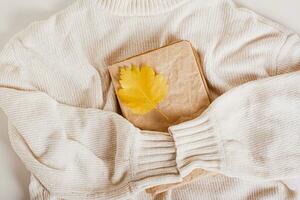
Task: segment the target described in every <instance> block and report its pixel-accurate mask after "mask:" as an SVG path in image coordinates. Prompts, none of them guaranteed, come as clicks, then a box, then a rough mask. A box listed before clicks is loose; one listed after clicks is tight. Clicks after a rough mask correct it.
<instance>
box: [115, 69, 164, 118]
mask: <svg viewBox="0 0 300 200" xmlns="http://www.w3.org/2000/svg"><path fill="white" fill-rule="evenodd" d="M119 82H120V85H121V89H119V90H118V91H117V96H118V98H119V100H120V101H121V102H122V104H123V105H124V106H126V107H128V108H129V109H130V110H131V111H132V112H133V113H135V114H140V115H142V114H146V113H147V112H150V111H151V110H152V109H154V108H156V107H157V105H158V104H159V102H161V101H162V100H163V99H164V98H165V96H166V95H167V92H168V84H167V80H166V79H165V78H164V77H163V76H162V75H161V74H156V73H155V72H154V71H153V69H152V68H151V67H150V66H148V65H142V66H141V67H137V66H136V65H131V67H126V66H125V67H121V68H120V80H119Z"/></svg>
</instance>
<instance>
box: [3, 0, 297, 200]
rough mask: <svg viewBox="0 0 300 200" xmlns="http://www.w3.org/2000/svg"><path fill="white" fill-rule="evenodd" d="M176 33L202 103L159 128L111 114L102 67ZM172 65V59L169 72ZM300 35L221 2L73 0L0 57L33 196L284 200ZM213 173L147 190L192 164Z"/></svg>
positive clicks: (14, 137) (293, 161)
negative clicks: (205, 101)
mask: <svg viewBox="0 0 300 200" xmlns="http://www.w3.org/2000/svg"><path fill="white" fill-rule="evenodd" d="M177 40H188V41H190V42H191V43H192V44H193V46H194V47H195V50H196V51H197V52H198V54H199V57H200V60H201V64H202V67H203V72H204V75H205V78H206V79H207V83H208V92H209V95H210V97H211V99H212V100H213V103H212V104H211V106H210V107H209V108H208V109H207V110H206V111H205V112H204V113H203V114H202V115H201V116H199V117H197V118H196V119H193V120H191V121H188V122H184V123H181V124H178V125H176V126H172V127H170V128H169V132H170V136H169V135H165V134H164V133H158V132H151V131H146V130H144V131H142V130H139V129H137V128H136V127H134V126H133V125H132V124H131V123H130V122H128V121H127V120H126V119H124V118H123V117H122V116H121V115H120V112H119V107H118V102H117V100H116V97H115V93H114V89H113V86H112V84H111V80H110V77H109V73H108V70H107V66H109V65H111V64H113V63H116V62H118V61H120V60H123V59H126V58H128V57H130V56H133V55H136V54H139V53H142V52H145V51H148V50H151V49H155V48H159V47H161V46H164V45H166V44H169V43H171V42H175V41H177ZM183 67H184V66H183ZM299 70H300V39H299V36H298V35H297V34H295V33H293V32H291V31H289V30H287V29H286V28H284V27H282V26H280V25H278V24H276V23H274V22H271V21H269V20H267V19H265V18H263V17H261V16H258V15H257V14H255V13H253V12H251V11H249V10H247V9H243V8H237V7H236V6H235V5H234V3H232V2H231V1H229V0H212V1H206V0H201V1H200V0H199V1H192V0H165V1H160V0H139V1H137V0H122V1H121V0H109V1H108V0H78V1H76V3H74V4H73V5H71V6H70V7H69V8H67V9H65V10H63V11H62V12H60V13H58V14H56V15H53V16H52V17H50V18H49V19H48V20H45V21H41V22H37V23H34V24H32V25H30V26H29V27H28V28H27V29H26V30H24V31H23V32H21V33H19V34H18V35H16V36H15V37H13V38H12V39H11V40H10V42H9V43H8V44H7V46H6V47H5V48H4V50H3V52H2V53H1V54H0V107H1V108H2V109H3V110H4V112H5V113H6V114H7V116H8V120H9V136H10V140H11V143H12V146H13V148H14V150H15V151H16V153H17V154H18V155H19V156H20V158H21V159H22V161H23V162H24V163H25V165H26V167H27V169H28V170H29V171H30V172H31V173H32V179H31V184H30V193H31V199H33V200H50V199H51V200H53V199H54V200H61V199H70V200H77V199H78V200H84V199H85V200H92V199H100V200H102V199H105V200H109V199H135V200H144V199H161V200H162V199H172V200H173V199H200V200H201V199H203V200H207V199H251V200H252V199H296V198H297V194H296V193H294V192H293V191H292V190H290V189H289V188H288V187H286V186H285V185H284V184H283V183H281V181H280V180H281V179H283V178H299V177H300V168H299V166H300V145H299V143H300V135H299V130H300V123H299V122H300V117H299V112H300V110H299V108H300V87H299V82H300V73H299ZM195 168H202V169H206V170H211V171H215V172H218V173H220V175H218V176H212V177H205V178H203V179H199V180H197V181H195V182H193V183H190V184H187V185H185V186H181V187H178V188H176V189H174V190H172V191H168V192H167V193H164V194H160V195H159V196H156V197H152V196H151V195H149V194H146V193H145V191H144V189H146V188H149V187H153V186H156V185H160V184H169V183H177V182H181V181H182V179H183V178H184V177H185V176H186V175H187V174H188V173H189V172H191V171H192V170H193V169H195Z"/></svg>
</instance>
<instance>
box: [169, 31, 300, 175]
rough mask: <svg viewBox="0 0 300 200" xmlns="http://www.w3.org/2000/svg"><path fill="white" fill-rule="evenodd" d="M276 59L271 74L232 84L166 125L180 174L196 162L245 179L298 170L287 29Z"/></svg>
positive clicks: (299, 49) (295, 83)
mask: <svg viewBox="0 0 300 200" xmlns="http://www.w3.org/2000/svg"><path fill="white" fill-rule="evenodd" d="M276 59H277V74H276V76H273V77H270V78H266V79H261V80H257V81H252V82H248V83H246V84H243V85H241V86H239V87H236V88H234V89H232V90H230V91H228V92H226V93H225V94H223V95H222V96H220V97H219V98H217V99H216V100H215V101H214V102H213V103H212V104H211V106H210V107H209V108H208V109H207V110H206V111H205V112H204V113H203V114H202V115H201V116H199V117H198V118H196V119H194V120H191V121H188V122H184V123H182V124H179V125H175V126H172V127H170V128H169V131H170V132H171V133H172V134H173V136H174V140H175V143H176V148H177V158H176V159H177V163H178V167H179V170H180V172H181V174H182V175H183V176H185V175H187V174H188V173H189V172H191V171H192V170H193V169H195V168H203V169H207V170H212V171H217V172H220V173H223V174H225V175H228V176H232V177H238V178H241V179H249V180H277V179H284V178H295V177H299V176H300V167H299V166H300V145H299V144H300V132H299V130H300V85H299V83H300V39H299V36H297V35H296V34H289V35H288V36H287V39H286V41H285V43H284V44H283V46H282V48H281V50H280V52H279V55H278V56H277V58H276Z"/></svg>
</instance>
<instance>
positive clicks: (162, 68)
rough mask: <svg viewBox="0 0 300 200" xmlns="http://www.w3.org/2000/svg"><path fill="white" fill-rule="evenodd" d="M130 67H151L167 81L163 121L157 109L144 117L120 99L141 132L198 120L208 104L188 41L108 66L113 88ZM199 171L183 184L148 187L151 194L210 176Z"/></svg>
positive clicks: (124, 114)
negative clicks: (121, 69) (125, 69)
mask: <svg viewBox="0 0 300 200" xmlns="http://www.w3.org/2000/svg"><path fill="white" fill-rule="evenodd" d="M131 65H136V66H142V65H148V66H151V67H152V68H153V69H154V71H155V72H156V73H157V74H161V75H163V76H164V77H165V78H166V79H167V82H168V93H167V95H166V97H165V98H164V99H163V100H162V101H161V102H160V103H159V104H158V107H157V108H158V109H159V110H160V111H161V112H163V113H164V115H166V116H167V117H168V119H169V120H166V119H165V118H164V117H163V116H162V114H161V113H159V112H157V110H152V111H150V112H149V113H146V114H144V115H138V114H134V113H133V112H132V111H131V110H130V109H129V108H127V107H126V106H124V105H123V104H122V102H121V101H120V100H119V105H120V108H121V111H122V114H123V116H124V117H125V118H126V119H127V120H129V121H130V122H131V123H133V124H134V125H135V126H136V127H138V128H140V129H142V130H151V131H162V132H166V133H167V130H168V127H169V126H172V125H175V124H179V123H181V122H184V121H187V120H191V119H194V118H196V117H198V116H199V115H200V114H201V113H202V112H203V111H204V110H205V109H206V108H207V107H208V106H209V104H210V98H209V95H208V88H207V84H206V81H205V78H204V75H203V71H202V67H201V63H200V59H199V56H198V54H197V52H196V51H195V50H194V48H193V47H192V45H191V43H190V42H188V41H185V40H183V41H178V42H175V43H172V44H169V45H167V46H163V47H160V48H158V49H154V50H150V51H147V52H144V53H142V54H139V55H135V56H132V57H130V58H127V59H125V60H123V61H120V62H118V63H115V64H113V65H111V66H109V67H108V70H109V73H110V76H111V79H112V83H113V86H114V88H115V90H116V92H117V91H118V89H120V87H121V86H120V83H119V79H120V68H121V67H124V66H127V67H130V66H131ZM210 174H211V173H210V172H206V171H204V170H202V169H197V170H194V171H193V172H192V173H191V174H190V175H188V176H187V177H185V178H184V181H183V183H179V184H167V185H161V186H156V187H153V188H149V189H148V190H147V191H148V192H150V193H152V194H158V193H161V192H164V191H166V190H168V189H170V188H174V187H176V186H178V185H182V184H185V183H187V182H190V181H192V180H194V179H196V178H197V177H201V176H204V175H210Z"/></svg>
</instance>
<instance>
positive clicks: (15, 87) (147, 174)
mask: <svg viewBox="0 0 300 200" xmlns="http://www.w3.org/2000/svg"><path fill="white" fill-rule="evenodd" d="M27 44H30V43H27ZM41 54H42V52H36V51H35V49H34V48H31V47H28V46H25V45H24V44H23V42H22V40H21V39H19V40H18V39H17V38H15V39H14V40H13V41H11V42H10V44H9V45H8V46H6V48H5V49H4V51H3V52H2V53H1V55H0V97H1V98H0V108H1V109H3V111H4V112H5V113H6V115H7V117H8V120H9V129H10V131H9V134H10V140H11V143H12V146H13V148H14V150H15V151H16V152H17V154H18V155H19V157H20V158H21V159H22V161H23V162H24V163H25V165H26V167H27V169H28V170H29V171H30V172H31V173H32V175H33V177H34V179H35V180H38V182H39V185H40V186H42V187H35V186H34V185H36V184H31V197H32V199H37V200H39V199H48V198H47V197H48V195H49V194H51V195H53V196H55V197H58V198H63V199H65V198H66V199H105V200H107V199H127V198H128V197H129V196H130V195H131V194H132V193H135V192H138V191H140V190H143V189H145V188H148V187H151V186H154V185H158V184H165V183H174V182H178V181H180V180H181V178H180V176H179V172H178V170H177V168H176V162H175V147H174V141H173V139H172V137H170V136H168V135H164V134H161V133H154V132H146V131H141V130H139V129H137V128H136V127H134V126H133V125H132V124H131V123H129V122H128V121H127V120H126V119H124V118H123V117H122V116H120V115H118V114H117V113H114V112H110V111H104V110H101V109H99V108H97V106H93V102H88V101H90V99H91V98H88V95H89V89H90V90H91V89H93V88H92V85H101V83H97V84H92V85H91V86H89V85H87V86H85V85H84V83H86V84H88V83H89V82H88V81H89V80H90V81H95V79H96V78H95V77H94V78H93V79H90V78H86V77H84V76H86V75H87V74H88V73H89V72H88V71H80V68H76V66H75V65H74V66H72V67H73V68H69V69H68V66H67V65H66V66H64V67H62V68H58V67H54V68H52V69H50V70H48V69H49V67H51V66H52V65H51V64H49V63H47V61H44V60H43V58H44V57H43V56H42V55H41ZM49 56H50V55H49ZM57 65H59V62H58V61H56V62H55V66H57ZM85 69H86V68H85ZM76 70H79V71H77V72H76ZM82 70H83V69H82ZM80 74H82V75H81V76H80ZM57 81H66V82H65V83H59V84H57ZM73 81H74V82H73ZM73 84H75V85H73ZM76 84H77V85H76ZM84 87H86V88H84ZM74 88H75V89H76V88H77V90H75V89H74ZM82 88H83V90H82ZM52 89H53V90H52ZM96 89H98V88H96ZM99 90H100V91H99V92H101V88H99ZM76 91H79V92H78V93H76ZM81 91H85V92H86V93H82V94H81V93H80V92H81ZM92 93H93V95H94V96H98V95H99V93H97V91H95V93H94V91H93V90H92ZM72 95H73V97H74V95H75V97H74V98H70V97H72ZM85 96H86V97H85ZM74 99H75V100H76V101H77V102H74V101H73V102H72V101H71V100H74ZM84 99H85V101H84ZM76 104H77V105H78V106H76ZM84 104H90V105H91V106H88V105H84ZM33 186H34V187H35V188H32V187H33ZM38 188H42V189H38Z"/></svg>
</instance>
